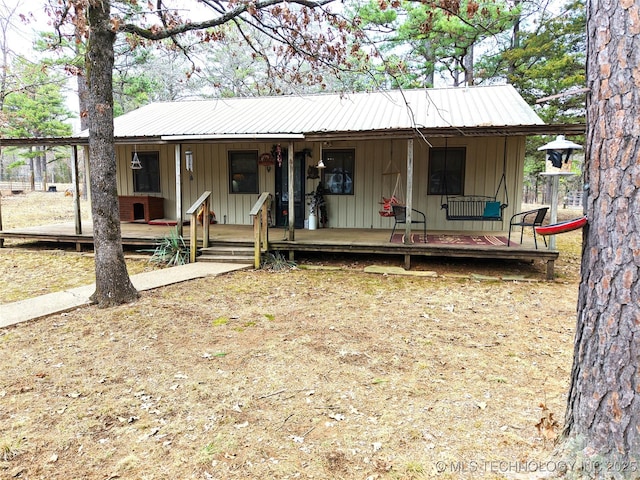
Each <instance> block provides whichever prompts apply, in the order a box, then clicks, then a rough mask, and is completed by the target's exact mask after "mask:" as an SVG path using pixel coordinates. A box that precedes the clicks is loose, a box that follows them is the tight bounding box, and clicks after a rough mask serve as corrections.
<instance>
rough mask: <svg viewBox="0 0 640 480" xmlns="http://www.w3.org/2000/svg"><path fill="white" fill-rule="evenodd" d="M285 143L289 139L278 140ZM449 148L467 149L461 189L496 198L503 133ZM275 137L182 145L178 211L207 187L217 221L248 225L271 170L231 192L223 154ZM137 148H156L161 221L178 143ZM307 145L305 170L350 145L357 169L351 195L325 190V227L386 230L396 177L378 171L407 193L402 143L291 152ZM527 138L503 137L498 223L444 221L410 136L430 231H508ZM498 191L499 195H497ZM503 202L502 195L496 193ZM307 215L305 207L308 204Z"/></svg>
mask: <svg viewBox="0 0 640 480" xmlns="http://www.w3.org/2000/svg"><path fill="white" fill-rule="evenodd" d="M427 141H428V142H429V143H431V145H433V146H434V147H444V146H445V141H444V139H443V138H428V139H427ZM281 145H282V148H283V149H286V148H288V143H287V142H281ZM447 146H448V147H451V148H453V147H465V148H466V171H465V186H464V193H465V194H466V195H474V194H475V195H488V196H493V195H494V193H495V191H496V189H497V187H498V182H499V181H500V177H501V175H502V167H503V148H504V137H456V138H449V139H448V140H447ZM272 147H273V142H262V143H257V142H238V143H233V144H225V143H211V144H207V143H197V144H183V145H182V147H181V149H182V158H181V162H180V168H181V176H182V209H183V214H184V212H186V210H187V209H188V208H189V207H190V206H191V205H192V203H193V202H194V201H196V200H197V199H198V197H199V196H200V195H201V194H202V192H204V191H207V190H208V191H211V192H212V196H211V207H212V209H213V210H214V212H215V213H216V218H217V220H218V222H219V223H225V222H226V223H228V224H237V225H249V224H251V222H252V219H251V217H250V216H249V211H250V210H251V207H252V206H253V205H254V203H255V202H256V200H257V199H258V197H259V195H260V192H270V193H272V194H275V171H276V169H275V167H273V168H271V170H270V171H267V168H266V167H264V166H260V167H258V184H259V192H258V193H255V194H234V193H231V192H230V189H229V167H228V152H229V151H240V150H255V151H257V152H258V154H261V153H264V152H271V149H272ZM135 148H137V150H138V152H143V151H158V152H159V153H160V176H161V178H160V183H161V190H162V191H161V193H160V196H162V197H163V198H164V211H165V217H166V218H176V216H177V215H176V211H175V205H176V198H175V196H176V185H175V146H174V145H168V144H162V145H137V146H136V147H135ZM305 148H308V149H310V150H311V157H307V159H306V162H305V167H304V169H305V174H306V170H307V168H308V167H309V166H315V165H316V164H317V163H318V161H319V159H320V155H321V148H322V150H324V151H327V150H331V149H339V150H342V149H354V150H355V171H354V172H353V182H354V183H353V185H354V194H353V195H326V196H325V201H326V204H327V212H328V217H329V223H328V227H330V228H389V229H390V228H391V227H392V226H393V219H392V218H388V217H382V216H380V214H379V213H378V212H379V210H380V208H381V203H380V202H381V200H382V196H383V195H386V196H388V195H390V194H391V193H392V192H391V191H390V189H392V188H393V182H392V181H391V180H390V179H389V178H387V179H384V178H385V177H384V176H383V172H385V171H387V170H388V169H389V168H390V167H391V168H392V169H394V170H399V171H400V172H401V177H402V178H401V181H402V191H403V192H405V193H406V191H407V186H406V182H407V176H406V171H407V140H405V139H394V140H391V139H388V138H387V139H381V140H367V141H353V142H350V141H341V142H331V143H330V144H325V145H322V146H321V145H320V143H309V142H295V143H294V151H296V152H298V151H301V150H303V149H305ZM524 149H525V137H508V139H507V170H506V180H507V189H508V196H509V206H508V207H507V209H505V212H504V220H503V221H502V222H484V221H483V222H481V221H474V222H470V221H464V222H462V221H448V220H447V219H446V215H445V211H444V210H442V209H441V208H440V206H441V203H442V200H443V199H442V198H441V196H440V195H427V177H428V162H429V145H428V144H427V143H426V142H425V141H424V140H423V139H419V138H418V139H415V140H414V183H413V198H412V204H413V205H412V206H413V208H415V209H417V210H420V211H422V212H424V213H425V214H426V215H427V229H428V230H430V231H434V230H437V231H447V230H449V231H478V232H481V231H484V232H490V231H494V232H500V231H505V230H507V229H508V224H509V218H510V216H511V215H513V214H514V213H516V212H518V211H519V210H520V204H521V201H522V178H523V165H524ZM186 150H191V151H192V152H193V159H194V162H193V163H194V165H193V172H188V171H186V170H185V166H184V152H185V151H186ZM133 151H134V146H133V145H118V146H117V149H116V154H117V161H118V194H119V195H135V193H134V192H133V172H132V170H131V168H130V164H131V156H132V154H133ZM318 181H319V180H318V179H306V180H305V193H311V192H313V191H315V189H316V187H317V185H318ZM502 194H503V190H501V191H500V192H499V195H500V196H501V195H502ZM499 199H500V200H502V198H501V197H500V198H499ZM305 215H306V216H308V209H307V208H305Z"/></svg>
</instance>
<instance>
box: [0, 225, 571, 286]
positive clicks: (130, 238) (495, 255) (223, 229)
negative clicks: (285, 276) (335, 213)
mask: <svg viewBox="0 0 640 480" xmlns="http://www.w3.org/2000/svg"><path fill="white" fill-rule="evenodd" d="M391 227H392V222H391V225H390V228H388V229H386V228H373V229H370V228H369V229H357V228H320V229H317V230H307V229H305V230H302V229H301V230H296V234H295V240H288V239H287V233H288V231H287V230H286V229H284V228H273V227H271V228H269V229H268V231H267V235H268V248H269V250H272V251H280V252H282V253H286V254H287V255H288V256H289V258H292V259H295V258H296V255H297V254H300V253H309V252H313V253H315V254H317V255H322V254H328V255H329V254H354V255H361V254H364V255H368V256H380V257H388V256H392V257H393V256H395V257H398V258H399V259H401V260H402V261H403V262H404V266H405V268H407V269H409V268H410V267H411V259H412V258H414V259H416V258H420V257H440V258H469V259H491V260H497V261H500V260H519V261H526V262H543V263H544V264H546V279H547V280H553V278H554V262H555V260H556V259H557V258H558V255H559V252H558V251H557V250H548V249H545V248H544V247H543V246H542V245H539V248H538V249H536V248H535V246H534V243H533V238H531V237H530V236H527V235H525V237H524V240H523V243H522V244H520V243H519V240H520V235H519V230H518V231H517V232H516V231H514V232H513V233H512V241H511V245H509V246H507V245H506V239H507V232H500V233H498V234H496V232H482V231H476V232H468V231H465V232H452V231H446V232H445V231H427V242H426V243H425V242H423V241H422V240H423V238H422V235H421V232H418V231H415V230H414V231H413V242H414V243H409V244H407V243H404V238H403V235H404V231H401V232H400V233H397V234H396V235H395V236H394V241H393V242H392V241H390V235H391ZM173 228H175V227H174V226H173V225H169V224H164V225H163V224H156V225H150V224H148V223H145V222H141V221H137V222H122V223H121V230H122V243H123V245H124V246H126V247H134V248H136V247H137V248H141V249H150V248H153V246H154V245H155V244H156V242H157V241H158V240H159V239H161V238H163V237H165V236H167V235H169V234H170V233H171V230H172V229H173ZM191 231H192V230H191V229H190V228H184V229H183V232H182V233H183V237H184V238H185V242H186V243H187V244H189V242H190V241H191V238H190V236H191ZM196 231H197V244H198V248H201V247H202V245H203V235H204V229H203V228H202V226H200V225H198V226H197V230H196ZM82 232H83V233H76V225H75V224H74V223H73V222H68V223H60V224H51V225H40V226H31V227H23V228H15V229H9V230H2V231H0V239H2V240H13V239H19V240H28V241H39V242H52V243H57V244H67V245H75V248H76V249H77V250H81V249H82V248H93V233H92V225H91V224H90V223H85V224H83V225H82ZM254 238H255V233H254V227H253V226H251V225H224V224H215V225H210V226H209V242H208V245H209V248H210V249H215V248H217V247H229V246H236V247H244V248H252V247H254V245H255V241H254ZM514 240H515V241H514Z"/></svg>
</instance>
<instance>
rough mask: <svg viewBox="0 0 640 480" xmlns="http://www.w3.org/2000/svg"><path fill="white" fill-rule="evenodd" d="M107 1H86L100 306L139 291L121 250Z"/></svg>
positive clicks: (134, 295) (97, 298)
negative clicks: (128, 270) (132, 282)
mask: <svg viewBox="0 0 640 480" xmlns="http://www.w3.org/2000/svg"><path fill="white" fill-rule="evenodd" d="M109 4H110V2H108V1H106V0H92V1H90V2H89V6H88V20H89V27H90V33H89V47H88V51H87V68H86V70H87V72H88V81H89V122H90V126H89V169H90V185H91V213H92V216H93V236H94V243H95V268H96V291H95V292H94V294H93V296H92V297H91V299H92V301H93V302H96V303H98V305H99V306H100V307H109V306H113V305H119V304H122V303H126V302H130V301H133V300H135V299H136V298H137V297H138V292H137V291H136V289H135V288H134V287H133V285H132V284H131V280H130V279H129V274H128V272H127V266H126V263H125V260H124V252H123V250H122V236H121V231H120V214H119V207H118V192H117V182H116V156H115V146H114V137H113V87H112V73H113V56H114V48H113V43H114V41H115V33H114V32H112V31H111V25H110V15H109V14H110V5H109Z"/></svg>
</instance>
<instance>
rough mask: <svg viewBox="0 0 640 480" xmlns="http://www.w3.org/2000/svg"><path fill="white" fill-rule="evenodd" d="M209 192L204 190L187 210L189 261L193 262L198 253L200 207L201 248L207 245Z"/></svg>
mask: <svg viewBox="0 0 640 480" xmlns="http://www.w3.org/2000/svg"><path fill="white" fill-rule="evenodd" d="M210 198H211V192H204V193H203V194H202V195H200V198H198V200H196V201H195V202H194V204H193V205H191V207H190V208H189V210H187V215H189V216H190V219H189V222H190V223H189V261H190V262H191V263H194V262H195V261H196V256H197V255H198V210H200V207H202V248H207V247H208V246H209V210H210V209H209V203H210V200H209V199H210Z"/></svg>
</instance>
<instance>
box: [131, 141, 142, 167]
mask: <svg viewBox="0 0 640 480" xmlns="http://www.w3.org/2000/svg"><path fill="white" fill-rule="evenodd" d="M133 149H134V151H133V158H132V159H131V170H141V169H142V163H140V158H138V146H137V145H136V146H134V147H133Z"/></svg>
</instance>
